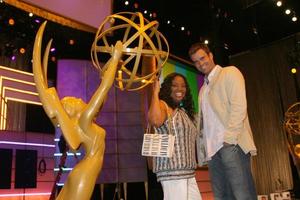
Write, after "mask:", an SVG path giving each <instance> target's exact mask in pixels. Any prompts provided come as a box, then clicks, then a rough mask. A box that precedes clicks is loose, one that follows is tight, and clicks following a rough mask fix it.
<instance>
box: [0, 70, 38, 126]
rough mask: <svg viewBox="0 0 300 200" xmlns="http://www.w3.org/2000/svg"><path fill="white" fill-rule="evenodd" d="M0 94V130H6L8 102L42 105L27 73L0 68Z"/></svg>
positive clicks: (31, 76) (31, 75)
mask: <svg viewBox="0 0 300 200" xmlns="http://www.w3.org/2000/svg"><path fill="white" fill-rule="evenodd" d="M0 94H1V101H0V109H1V114H0V130H6V123H7V102H8V101H16V102H21V103H29V104H35V105H42V104H41V102H40V100H39V97H38V93H37V92H36V87H35V83H34V80H33V74H32V73H29V72H24V71H20V70H16V69H12V68H8V67H4V66H0Z"/></svg>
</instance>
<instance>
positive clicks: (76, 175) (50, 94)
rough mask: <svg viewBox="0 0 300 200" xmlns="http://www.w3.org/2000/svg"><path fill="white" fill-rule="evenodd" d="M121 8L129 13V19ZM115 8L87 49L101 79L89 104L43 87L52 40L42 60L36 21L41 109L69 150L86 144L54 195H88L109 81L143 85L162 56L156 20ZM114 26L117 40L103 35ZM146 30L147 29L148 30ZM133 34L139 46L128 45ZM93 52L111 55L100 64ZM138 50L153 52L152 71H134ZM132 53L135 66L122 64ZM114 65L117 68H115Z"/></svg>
mask: <svg viewBox="0 0 300 200" xmlns="http://www.w3.org/2000/svg"><path fill="white" fill-rule="evenodd" d="M120 14H122V15H129V16H130V19H128V18H126V17H124V16H122V15H120ZM120 14H114V15H111V16H108V17H107V18H106V19H105V21H104V22H103V23H102V25H101V26H100V28H99V29H98V32H97V35H96V37H95V41H94V43H93V46H92V50H91V54H92V61H93V64H94V65H95V67H97V68H98V69H99V71H100V78H101V79H102V80H101V84H100V85H99V87H98V88H97V90H96V91H95V93H94V95H93V96H92V98H91V100H90V101H89V103H88V104H86V103H84V102H83V101H82V100H81V99H79V98H75V97H64V98H63V99H62V100H60V99H59V97H58V94H57V91H56V89H55V88H54V87H51V88H48V83H47V62H48V56H49V50H50V47H51V42H52V40H50V41H49V42H48V45H47V47H46V50H45V54H44V57H43V62H41V47H42V38H43V33H44V30H45V26H46V22H44V23H43V24H42V25H41V27H40V28H39V30H38V32H37V35H36V38H35V43H34V49H33V73H34V81H35V83H36V87H37V91H38V93H39V97H40V100H41V102H42V105H43V107H44V110H45V112H46V114H47V115H48V117H49V118H50V120H51V121H52V123H53V124H54V125H55V126H58V127H60V128H61V130H62V134H63V136H64V138H65V140H66V142H67V144H68V146H69V148H70V149H71V150H73V151H76V150H77V149H78V148H79V147H80V146H81V145H82V146H83V148H84V150H85V156H84V158H83V159H82V160H81V161H80V162H79V163H78V164H77V165H76V166H75V167H74V168H73V170H72V171H71V172H70V174H69V176H68V178H67V180H66V182H65V185H64V187H63V188H62V190H61V191H60V193H59V195H58V197H57V199H58V200H68V199H70V200H89V199H90V197H91V195H92V192H93V189H94V185H95V182H96V179H97V177H98V175H99V173H100V171H101V168H102V164H103V157H104V150H105V134H106V133H105V130H104V129H103V128H101V127H100V126H99V125H98V124H96V123H95V122H94V118H95V117H96V116H97V114H98V113H99V111H100V110H101V107H102V105H103V103H104V101H105V98H106V96H107V93H108V91H109V89H110V88H111V86H112V85H113V83H114V81H116V82H117V84H116V86H117V87H119V88H120V89H121V90H123V89H126V90H137V89H140V88H143V87H145V86H146V85H147V84H149V83H151V82H152V80H153V79H154V78H155V76H156V74H157V73H159V70H160V68H161V67H162V66H163V64H164V63H165V61H166V60H167V57H168V44H167V42H166V40H165V39H164V37H163V36H162V35H161V33H159V32H158V31H157V26H158V23H157V22H156V21H154V22H148V21H147V20H145V19H144V18H143V16H142V14H140V13H120ZM135 20H138V22H135ZM107 22H109V23H110V25H113V24H114V23H115V22H116V23H117V25H115V26H113V27H111V28H109V29H107V30H105V31H104V30H103V28H104V26H105V23H107ZM122 22H123V23H122ZM124 22H125V23H124ZM131 27H133V28H134V30H135V32H133V31H132V30H131ZM118 29H125V32H124V37H123V38H122V41H120V40H117V41H112V42H110V41H108V39H107V38H108V37H109V36H108V35H110V34H112V32H115V31H117V30H118ZM147 31H148V32H149V35H147V33H146V32H147ZM131 34H133V35H131ZM153 36H155V39H156V43H155V44H154V43H153V42H152V40H151V37H153ZM160 37H162V38H163V39H164V43H162V42H161V41H160ZM136 40H137V41H138V42H137V45H138V46H137V47H132V43H133V44H136V43H135V41H136ZM101 42H102V43H101ZM156 45H157V46H158V47H156ZM163 45H165V46H163ZM146 46H147V48H146ZM163 47H166V48H167V51H163V50H162V48H163ZM98 53H108V54H110V56H111V58H110V59H109V60H108V61H107V63H106V64H105V65H104V66H103V67H100V64H99V62H98ZM142 55H144V56H154V57H155V59H156V63H157V65H158V67H157V70H156V71H155V72H153V73H151V74H148V75H146V76H144V77H139V76H138V75H137V74H138V73H137V71H138V67H139V62H140V59H141V56H142ZM126 56H127V57H126ZM134 57H136V60H135V62H134V66H133V67H131V68H127V67H126V64H128V63H130V62H131V61H132V59H133V58H134ZM122 58H126V60H124V61H123V60H122ZM119 66H120V67H119ZM118 67H119V71H118V73H116V72H117V68H118ZM130 69H131V70H132V72H131V71H130ZM126 77H127V78H126Z"/></svg>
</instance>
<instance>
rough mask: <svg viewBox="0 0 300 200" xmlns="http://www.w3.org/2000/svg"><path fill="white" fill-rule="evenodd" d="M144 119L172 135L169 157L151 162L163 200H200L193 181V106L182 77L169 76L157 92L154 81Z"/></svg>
mask: <svg viewBox="0 0 300 200" xmlns="http://www.w3.org/2000/svg"><path fill="white" fill-rule="evenodd" d="M148 119H149V123H150V124H151V125H152V126H154V129H155V131H156V132H157V133H159V134H174V135H175V145H174V152H173V155H172V157H170V158H163V157H154V159H153V172H154V173H156V176H157V181H159V182H161V185H162V188H163V192H164V200H177V199H178V200H194V199H195V200H196V199H197V200H199V199H200V200H201V195H200V192H199V189H198V185H197V182H196V179H195V169H196V166H197V165H196V156H195V154H196V153H195V142H196V134H197V131H196V126H195V124H194V105H193V100H192V96H191V93H190V89H189V86H188V83H187V81H186V78H185V77H184V76H183V75H181V74H178V73H172V74H169V75H168V76H167V77H166V78H165V80H164V82H163V84H162V87H161V89H160V86H159V82H158V81H156V82H155V83H154V86H153V95H152V100H151V105H150V108H149V112H148ZM169 120H170V121H169ZM169 122H170V123H169ZM169 124H171V133H170V132H169V131H168V129H169V128H168V126H169Z"/></svg>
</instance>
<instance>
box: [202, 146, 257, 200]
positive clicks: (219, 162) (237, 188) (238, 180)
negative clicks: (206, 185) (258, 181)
mask: <svg viewBox="0 0 300 200" xmlns="http://www.w3.org/2000/svg"><path fill="white" fill-rule="evenodd" d="M208 169H209V173H210V179H211V182H212V189H213V193H214V197H215V198H214V199H215V200H234V199H235V200H256V199H257V196H256V190H255V186H254V182H253V178H252V174H251V167H250V154H249V153H248V154H245V153H244V152H243V150H242V149H241V148H240V147H239V146H238V145H228V146H224V147H222V148H221V149H220V150H219V151H218V152H217V153H216V154H215V155H214V156H213V157H212V159H211V160H210V161H209V162H208Z"/></svg>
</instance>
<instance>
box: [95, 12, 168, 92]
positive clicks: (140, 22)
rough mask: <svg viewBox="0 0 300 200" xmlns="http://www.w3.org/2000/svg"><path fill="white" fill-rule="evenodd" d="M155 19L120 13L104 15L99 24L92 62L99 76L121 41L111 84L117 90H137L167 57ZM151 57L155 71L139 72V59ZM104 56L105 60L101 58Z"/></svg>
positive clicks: (152, 77) (160, 66) (140, 67)
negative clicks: (117, 64) (115, 46)
mask: <svg viewBox="0 0 300 200" xmlns="http://www.w3.org/2000/svg"><path fill="white" fill-rule="evenodd" d="M157 28H158V22H157V21H151V22H150V21H148V20H147V19H145V18H144V17H143V15H142V14H141V13H131V12H121V13H117V14H113V15H110V16H108V17H106V18H105V19H104V21H103V23H102V24H101V25H100V27H99V29H98V31H97V33H96V36H95V39H94V42H93V45H92V48H91V58H92V62H93V65H94V66H95V67H96V68H97V69H98V70H99V72H100V76H102V74H103V73H104V72H105V70H106V67H107V66H108V65H101V64H100V62H99V61H100V60H101V59H102V60H101V62H102V63H104V62H108V59H109V58H110V57H111V55H112V52H113V49H114V45H115V44H116V42H117V41H121V42H122V44H123V50H122V52H123V56H122V60H121V61H120V63H119V65H120V66H119V69H118V72H117V73H116V76H115V81H116V82H115V86H116V87H118V88H120V89H121V90H129V91H132V90H138V89H141V88H143V87H145V86H146V85H148V84H149V83H152V82H153V80H154V79H155V78H156V76H157V74H159V73H160V71H161V68H162V67H163V65H164V63H165V62H166V61H167V59H168V55H169V46H168V42H167V40H166V39H165V37H164V36H163V35H162V34H161V33H160V32H159V31H158V30H157ZM144 56H151V57H153V58H154V59H155V63H156V70H155V71H153V72H151V73H150V74H142V73H141V72H142V68H144V67H147V66H142V59H143V57H144ZM105 59H106V60H105Z"/></svg>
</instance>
